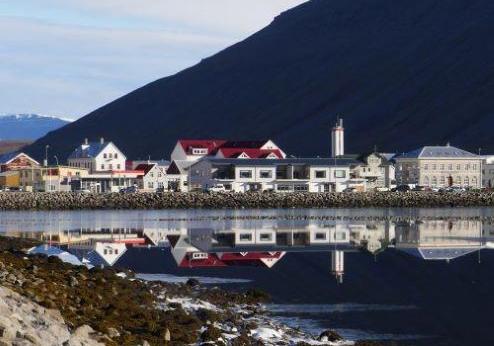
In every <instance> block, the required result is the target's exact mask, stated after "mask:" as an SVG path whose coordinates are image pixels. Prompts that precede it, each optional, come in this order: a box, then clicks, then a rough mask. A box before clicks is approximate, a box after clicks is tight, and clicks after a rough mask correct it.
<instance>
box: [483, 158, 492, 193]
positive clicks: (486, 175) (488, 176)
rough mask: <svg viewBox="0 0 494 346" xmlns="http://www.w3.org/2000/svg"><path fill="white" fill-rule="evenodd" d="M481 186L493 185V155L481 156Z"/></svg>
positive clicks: (489, 186) (490, 186) (488, 186)
mask: <svg viewBox="0 0 494 346" xmlns="http://www.w3.org/2000/svg"><path fill="white" fill-rule="evenodd" d="M482 186H483V187H487V188H493V187H494V155H489V156H487V155H486V156H482Z"/></svg>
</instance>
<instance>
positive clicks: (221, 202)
mask: <svg viewBox="0 0 494 346" xmlns="http://www.w3.org/2000/svg"><path fill="white" fill-rule="evenodd" d="M483 206H494V193H492V192H465V193H432V192H407V193H392V192H376V193H349V194H343V193H287V194H277V193H211V194H207V193H134V194H119V193H111V194H84V193H69V192H55V193H28V192H19V193H12V192H6V193H0V210H79V209H90V210H91V209H192V208H202V209H241V208H369V207H376V208H389V207H401V208H403V207H405V208H406V207H483Z"/></svg>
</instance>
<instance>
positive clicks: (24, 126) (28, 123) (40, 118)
mask: <svg viewBox="0 0 494 346" xmlns="http://www.w3.org/2000/svg"><path fill="white" fill-rule="evenodd" d="M69 122H70V121H68V120H64V119H60V118H56V117H51V116H46V115H38V114H5V115H0V140H1V141H6V140H20V139H21V140H35V139H38V138H40V137H43V136H44V135H46V134H47V133H48V132H50V131H53V130H56V129H58V128H60V127H62V126H64V125H66V124H68V123H69Z"/></svg>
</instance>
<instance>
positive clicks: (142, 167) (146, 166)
mask: <svg viewBox="0 0 494 346" xmlns="http://www.w3.org/2000/svg"><path fill="white" fill-rule="evenodd" d="M153 167H154V165H153V164H147V163H141V164H140V165H137V166H136V168H134V170H135V171H143V172H144V175H146V174H148V172H149V171H150V170H151V169H153Z"/></svg>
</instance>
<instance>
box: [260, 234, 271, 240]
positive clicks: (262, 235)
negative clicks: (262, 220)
mask: <svg viewBox="0 0 494 346" xmlns="http://www.w3.org/2000/svg"><path fill="white" fill-rule="evenodd" d="M271 239H273V234H272V233H261V234H260V236H259V240H260V241H271Z"/></svg>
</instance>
